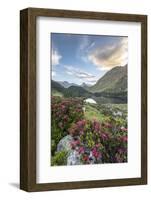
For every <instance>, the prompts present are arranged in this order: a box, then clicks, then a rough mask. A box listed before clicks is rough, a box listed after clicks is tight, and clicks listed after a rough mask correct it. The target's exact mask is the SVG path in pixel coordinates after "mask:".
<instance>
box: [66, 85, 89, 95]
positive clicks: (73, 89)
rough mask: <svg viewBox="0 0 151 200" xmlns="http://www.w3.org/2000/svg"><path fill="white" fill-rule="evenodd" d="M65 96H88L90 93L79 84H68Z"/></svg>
mask: <svg viewBox="0 0 151 200" xmlns="http://www.w3.org/2000/svg"><path fill="white" fill-rule="evenodd" d="M64 96H65V97H86V98H87V97H90V96H91V93H90V92H88V91H87V90H85V89H84V88H83V87H81V86H70V87H69V88H67V89H66V90H65V93H64Z"/></svg>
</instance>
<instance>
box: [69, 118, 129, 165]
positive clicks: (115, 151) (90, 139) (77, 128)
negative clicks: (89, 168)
mask: <svg viewBox="0 0 151 200" xmlns="http://www.w3.org/2000/svg"><path fill="white" fill-rule="evenodd" d="M114 128H115V127H114V126H113V125H112V124H109V123H102V124H101V123H100V122H97V121H88V120H80V121H78V122H77V123H75V124H73V125H72V127H71V128H70V129H69V134H71V135H72V137H73V138H74V141H73V142H72V143H71V146H72V148H73V149H75V150H76V151H78V152H79V153H80V154H81V160H82V161H83V163H85V164H89V163H92V159H93V163H117V162H127V129H119V130H117V132H116V134H115V133H114V134H112V131H113V129H114Z"/></svg>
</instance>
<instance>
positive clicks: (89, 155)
mask: <svg viewBox="0 0 151 200" xmlns="http://www.w3.org/2000/svg"><path fill="white" fill-rule="evenodd" d="M50 162H51V165H52V166H59V165H78V164H79V165H80V164H103V163H123V162H127V104H112V103H108V104H101V103H97V104H91V103H87V102H85V101H84V98H81V97H74V98H71V97H69V98H65V97H63V96H61V95H58V96H55V95H54V96H52V97H51V161H50Z"/></svg>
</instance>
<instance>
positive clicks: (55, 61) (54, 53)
mask: <svg viewBox="0 0 151 200" xmlns="http://www.w3.org/2000/svg"><path fill="white" fill-rule="evenodd" d="M61 58H62V56H61V55H60V54H59V53H58V51H57V50H54V49H52V54H51V63H52V66H55V65H58V64H59V62H60V59H61Z"/></svg>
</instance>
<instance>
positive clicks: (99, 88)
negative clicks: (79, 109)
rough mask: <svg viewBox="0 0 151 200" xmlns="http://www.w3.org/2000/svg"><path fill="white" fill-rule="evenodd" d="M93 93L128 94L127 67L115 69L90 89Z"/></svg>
mask: <svg viewBox="0 0 151 200" xmlns="http://www.w3.org/2000/svg"><path fill="white" fill-rule="evenodd" d="M89 91H90V92H92V93H112V94H113V93H123V92H127V65H125V66H124V67H119V66H118V67H114V68H112V69H111V70H110V71H108V72H107V73H106V74H105V75H104V76H103V77H101V78H100V79H99V80H98V81H97V82H96V84H95V85H93V86H92V87H90V88H89Z"/></svg>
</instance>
